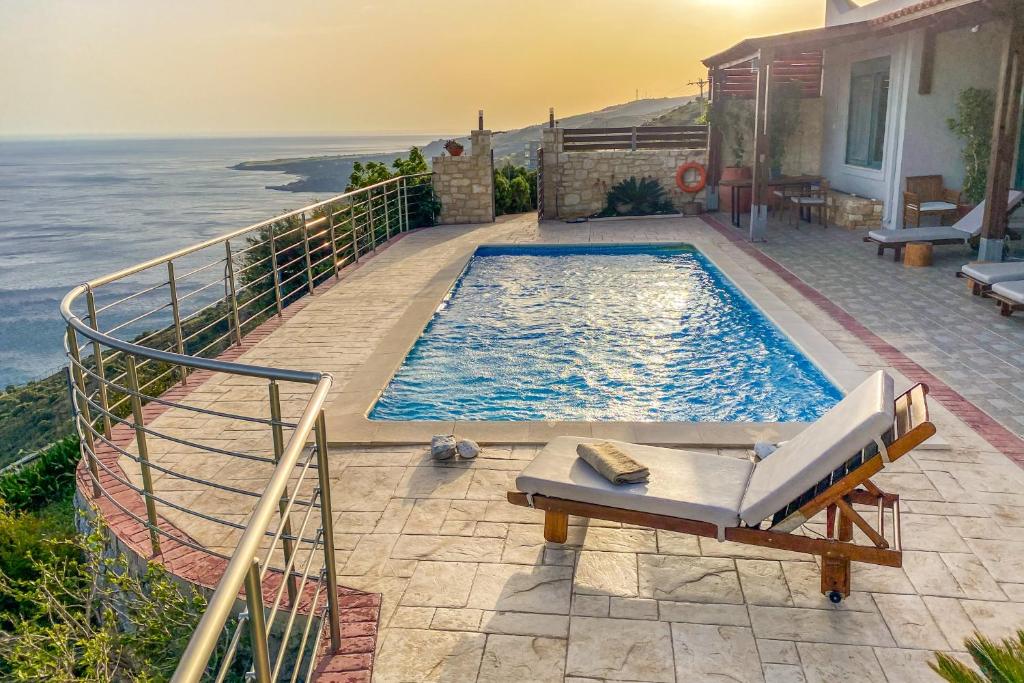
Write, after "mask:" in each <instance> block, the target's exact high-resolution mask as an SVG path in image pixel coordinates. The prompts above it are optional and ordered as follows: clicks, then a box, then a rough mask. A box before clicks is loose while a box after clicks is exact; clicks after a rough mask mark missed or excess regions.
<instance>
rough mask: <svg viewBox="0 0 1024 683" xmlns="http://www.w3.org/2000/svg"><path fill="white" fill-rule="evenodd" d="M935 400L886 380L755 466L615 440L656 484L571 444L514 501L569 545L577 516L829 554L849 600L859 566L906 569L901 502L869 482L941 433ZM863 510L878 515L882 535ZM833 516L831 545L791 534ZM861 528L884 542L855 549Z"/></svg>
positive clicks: (833, 583)
mask: <svg viewBox="0 0 1024 683" xmlns="http://www.w3.org/2000/svg"><path fill="white" fill-rule="evenodd" d="M926 394H927V387H925V386H924V385H923V384H918V385H916V386H915V387H914V388H913V389H911V390H910V391H908V392H906V393H905V394H903V395H901V396H900V397H899V398H894V396H893V381H892V378H891V377H889V376H888V375H887V374H885V373H884V372H877V373H875V374H874V375H872V376H871V377H870V378H869V379H868V380H867V381H865V382H864V383H863V384H862V385H860V386H859V387H858V388H857V389H855V390H854V391H852V392H851V393H850V394H849V395H848V396H846V398H844V399H843V400H842V401H840V402H839V403H838V404H837V405H836V406H835V407H834V408H832V410H830V411H829V412H828V413H826V414H825V415H824V416H822V417H821V418H820V419H819V420H817V421H816V422H814V423H813V424H811V425H809V426H808V427H807V428H806V429H805V430H804V431H803V432H801V433H800V434H799V435H797V436H796V437H795V438H793V439H791V440H790V441H787V442H786V443H785V444H782V445H781V446H780V447H779V448H778V450H776V451H775V452H774V453H772V454H771V455H770V456H768V457H767V458H765V459H764V460H761V461H759V462H757V463H756V464H755V463H753V462H751V461H748V460H741V459H737V458H730V457H726V456H719V455H710V454H707V453H698V452H694V451H683V450H673V449H667V448H654V447H651V446H640V445H636V444H625V443H619V442H612V443H616V445H618V446H619V447H620V448H621V449H623V450H624V451H625V452H626V453H628V454H629V455H630V456H631V457H632V458H634V459H635V460H637V461H638V462H640V463H641V464H643V465H645V466H647V467H648V469H649V470H650V472H651V476H650V480H649V481H648V482H647V483H645V484H628V485H618V486H616V485H613V484H611V483H610V482H608V481H607V480H606V479H604V478H603V477H601V476H600V475H599V474H598V473H597V472H596V471H595V470H594V469H592V468H591V467H590V466H589V465H587V464H586V462H584V461H583V460H582V459H580V458H578V457H577V456H576V446H577V445H578V444H580V443H591V442H597V441H601V440H600V439H589V438H579V437H560V438H557V439H555V440H554V441H552V442H551V443H549V444H548V445H547V446H546V447H545V448H544V450H542V451H541V452H540V453H539V454H538V455H537V457H536V458H535V459H534V460H533V462H531V463H530V464H529V465H528V466H527V467H526V468H525V469H524V470H523V472H522V473H521V474H520V475H519V476H518V477H517V478H516V489H517V490H516V491H512V492H509V494H508V499H509V502H511V503H513V504H516V505H523V506H527V507H534V508H538V509H541V510H544V511H545V520H544V537H545V539H547V540H548V541H551V542H556V543H564V542H565V541H566V538H567V534H568V520H569V518H568V516H569V515H577V516H581V517H587V518H594V519H605V520H610V521H617V522H625V523H629V524H636V525H640V526H647V527H651V528H656V529H667V530H671V531H679V532H683V533H689V534H695V535H698V536H705V537H710V538H717V539H718V540H720V541H722V540H729V541H735V542H738V543H745V544H749V545H760V546H768V547H772V548H781V549H786V550H794V551H797V552H805V553H812V554H817V555H821V556H822V557H823V558H824V561H823V563H822V592H823V593H826V594H828V595H829V598H830V599H831V600H833V601H834V602H838V601H839V600H841V599H842V598H843V597H845V596H846V595H849V592H850V561H851V560H857V561H861V562H869V563H872V564H881V565H887V566H894V567H898V566H900V565H901V563H902V551H901V549H900V541H899V496H897V495H893V494H889V493H884V492H883V491H881V490H880V489H879V488H878V487H877V486H875V485H874V484H872V483H871V481H870V477H871V476H873V475H874V474H875V473H877V472H878V471H879V470H881V469H882V468H883V467H884V466H885V465H886V464H888V463H889V462H890V461H892V460H895V459H896V458H898V457H900V456H902V455H904V454H906V453H907V452H909V451H910V450H911V449H913V448H914V447H916V446H918V445H920V444H921V443H922V442H924V441H925V440H926V439H927V438H928V437H930V436H932V435H933V434H934V433H935V427H934V426H933V425H932V424H931V423H930V422H929V421H928V409H927V402H926V399H925V396H926ZM860 486H863V487H864V488H858V487H860ZM854 504H858V505H870V506H872V507H875V508H877V513H878V523H877V525H876V527H877V528H873V527H871V526H870V525H869V524H868V523H867V522H866V521H865V520H864V518H863V517H861V516H860V514H859V513H858V512H856V511H855V510H854V509H853V505H854ZM822 510H825V511H827V515H826V520H825V521H826V530H827V536H826V538H813V537H810V536H805V535H800V534H794V533H792V532H793V531H795V530H796V529H797V528H799V527H800V526H801V525H803V523H804V522H806V521H807V520H808V519H810V518H811V517H813V516H814V515H816V514H817V513H818V512H820V511H822ZM885 510H892V518H893V527H892V531H893V533H892V539H893V542H892V543H890V541H889V540H887V539H886V538H885V524H886V522H885ZM765 520H770V521H769V522H768V524H767V526H765V525H764V522H765ZM837 521H838V534H837V533H836V526H837V524H836V523H837ZM853 525H856V526H857V527H858V528H859V529H861V530H862V531H863V532H864V533H865V535H867V537H868V538H869V539H870V540H871V542H872V544H873V545H856V544H854V543H853V542H852V539H853ZM762 526H765V528H762Z"/></svg>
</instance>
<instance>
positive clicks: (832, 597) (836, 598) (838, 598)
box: [828, 591, 843, 605]
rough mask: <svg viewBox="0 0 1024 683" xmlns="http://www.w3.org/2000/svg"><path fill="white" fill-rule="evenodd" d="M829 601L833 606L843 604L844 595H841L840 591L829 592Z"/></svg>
mask: <svg viewBox="0 0 1024 683" xmlns="http://www.w3.org/2000/svg"><path fill="white" fill-rule="evenodd" d="M828 600H829V602H831V603H832V604H833V605H838V604H839V603H841V602H842V601H843V594H842V593H840V592H839V591H829V592H828Z"/></svg>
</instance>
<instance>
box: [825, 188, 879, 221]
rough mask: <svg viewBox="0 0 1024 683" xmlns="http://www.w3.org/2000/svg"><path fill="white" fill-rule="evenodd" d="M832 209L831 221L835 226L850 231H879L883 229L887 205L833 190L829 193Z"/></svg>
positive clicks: (830, 211)
mask: <svg viewBox="0 0 1024 683" xmlns="http://www.w3.org/2000/svg"><path fill="white" fill-rule="evenodd" d="M829 200H830V202H831V207H830V209H829V221H830V222H831V223H832V224H833V225H838V226H839V227H840V228H847V229H849V230H857V229H862V228H866V229H872V230H874V229H877V228H880V227H882V214H883V210H884V209H885V205H884V204H883V203H882V201H881V200H878V199H870V198H869V197H858V196H856V195H852V194H846V193H845V192H839V191H837V190H833V191H832V192H830V193H829Z"/></svg>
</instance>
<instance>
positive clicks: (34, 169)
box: [0, 134, 437, 387]
mask: <svg viewBox="0 0 1024 683" xmlns="http://www.w3.org/2000/svg"><path fill="white" fill-rule="evenodd" d="M435 139H437V136H431V135H429V134H380V135H335V136H287V137H285V136H275V137H242V136H239V137H234V136H231V137H189V138H184V137H183V138H172V137H166V138H155V137H154V138H142V137H125V138H105V137H104V138H99V137H97V138H72V137H66V138H53V139H40V138H0V387H6V386H9V385H12V384H21V383H24V382H27V381H31V380H35V379H40V378H42V377H45V376H47V375H49V374H51V373H52V372H54V371H56V370H57V369H59V368H60V367H61V366H62V365H63V364H64V351H63V339H62V334H63V322H62V320H61V317H60V313H59V310H58V307H59V304H60V300H61V298H62V297H63V296H64V294H65V293H66V292H67V291H68V290H69V289H70V288H71V287H73V286H74V285H76V284H79V283H81V282H84V281H86V280H89V279H91V278H95V277H97V276H100V275H103V274H105V273H108V272H111V271H115V270H117V269H119V268H123V267H125V266H129V265H131V264H133V263H138V262H140V261H144V260H147V259H150V258H154V257H157V256H160V255H162V254H165V253H168V252H171V251H174V250H176V249H180V248H181V247H184V246H187V245H189V244H193V243H195V242H199V241H202V240H205V239H209V238H211V237H215V236H217V235H219V234H223V233H225V232H228V231H230V230H234V229H237V228H241V227H244V226H246V225H250V224H252V223H256V222H259V221H261V220H265V219H267V218H271V217H273V216H275V215H277V214H279V213H283V212H285V211H288V210H291V209H296V208H299V207H301V206H305V205H307V204H310V203H312V202H314V201H317V200H319V199H324V198H326V197H328V196H330V195H331V194H333V193H323V192H321V193H313V192H284V191H280V190H274V189H269V188H268V186H273V185H284V184H287V183H288V182H290V181H292V180H295V179H296V178H295V176H292V175H289V174H286V173H281V172H273V171H253V170H236V169H232V168H231V166H234V165H235V164H239V163H241V162H245V161H269V160H273V159H285V158H302V157H312V156H324V155H365V156H372V155H376V154H386V153H391V152H399V151H405V150H408V149H409V147H411V146H413V145H416V146H424V145H426V144H427V143H429V142H431V141H432V140H435ZM345 180H347V178H343V179H341V182H342V184H343V183H344V181H345Z"/></svg>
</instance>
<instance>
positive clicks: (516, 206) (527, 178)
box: [494, 164, 537, 216]
mask: <svg viewBox="0 0 1024 683" xmlns="http://www.w3.org/2000/svg"><path fill="white" fill-rule="evenodd" d="M536 208H537V172H536V171H530V170H528V169H526V168H525V167H523V166H515V165H513V164H505V165H504V166H502V167H501V168H500V169H495V171H494V213H495V215H498V216H502V215H504V214H507V213H525V212H527V211H533V210H535V209H536Z"/></svg>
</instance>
